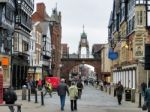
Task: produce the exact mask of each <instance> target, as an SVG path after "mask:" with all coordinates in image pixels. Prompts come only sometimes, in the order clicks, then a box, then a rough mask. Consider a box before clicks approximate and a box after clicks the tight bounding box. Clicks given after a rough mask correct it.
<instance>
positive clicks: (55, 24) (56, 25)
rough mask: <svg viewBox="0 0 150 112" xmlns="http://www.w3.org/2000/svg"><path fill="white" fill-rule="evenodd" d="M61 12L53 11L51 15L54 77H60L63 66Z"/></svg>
mask: <svg viewBox="0 0 150 112" xmlns="http://www.w3.org/2000/svg"><path fill="white" fill-rule="evenodd" d="M61 33H62V27H61V12H58V11H57V8H55V9H53V10H52V15H51V36H52V40H51V44H52V65H51V68H52V75H53V76H60V64H61V36H62V34H61Z"/></svg>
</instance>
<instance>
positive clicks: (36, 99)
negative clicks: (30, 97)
mask: <svg viewBox="0 0 150 112" xmlns="http://www.w3.org/2000/svg"><path fill="white" fill-rule="evenodd" d="M35 103H38V96H37V90H36V89H35Z"/></svg>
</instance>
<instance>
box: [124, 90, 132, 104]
mask: <svg viewBox="0 0 150 112" xmlns="http://www.w3.org/2000/svg"><path fill="white" fill-rule="evenodd" d="M125 101H131V90H130V89H126V90H125Z"/></svg>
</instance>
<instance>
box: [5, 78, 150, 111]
mask: <svg viewBox="0 0 150 112" xmlns="http://www.w3.org/2000/svg"><path fill="white" fill-rule="evenodd" d="M88 83H89V82H87V81H84V83H83V82H82V80H81V79H80V80H76V81H71V84H70V85H68V84H66V81H65V79H63V78H62V79H61V80H60V83H59V85H58V87H57V89H56V90H57V93H58V96H59V97H60V109H61V111H64V106H65V99H66V95H68V96H69V99H70V109H71V111H74V110H77V100H78V99H81V95H82V90H83V88H84V85H85V84H86V85H88ZM94 83H95V84H96V85H99V86H103V87H104V86H107V85H108V84H107V83H106V82H102V81H100V82H94ZM26 85H27V88H28V89H31V90H33V91H34V90H35V89H37V90H39V91H41V90H43V89H44V90H45V93H44V96H45V95H46V94H47V93H48V94H49V95H50V97H52V92H53V88H52V85H51V84H50V83H46V82H45V81H43V80H41V79H39V80H38V81H37V82H35V81H33V80H27V82H26ZM91 85H93V84H92V83H91ZM123 93H124V87H123V85H122V84H121V81H119V82H118V83H117V84H116V85H115V89H114V96H116V97H117V101H118V105H121V103H122V96H123ZM141 93H142V96H143V97H144V101H145V103H144V105H143V106H146V108H147V110H148V112H150V86H148V87H147V84H146V83H145V82H143V83H141ZM3 100H4V101H5V103H6V104H14V103H15V102H16V100H17V95H16V93H15V91H14V90H13V88H12V87H9V88H8V89H6V90H5V92H4V97H3ZM9 109H10V112H14V108H13V106H9Z"/></svg>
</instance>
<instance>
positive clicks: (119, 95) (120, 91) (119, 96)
mask: <svg viewBox="0 0 150 112" xmlns="http://www.w3.org/2000/svg"><path fill="white" fill-rule="evenodd" d="M122 94H123V86H122V84H121V82H120V81H119V82H118V84H117V87H116V95H117V99H118V104H119V105H121V101H122Z"/></svg>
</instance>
